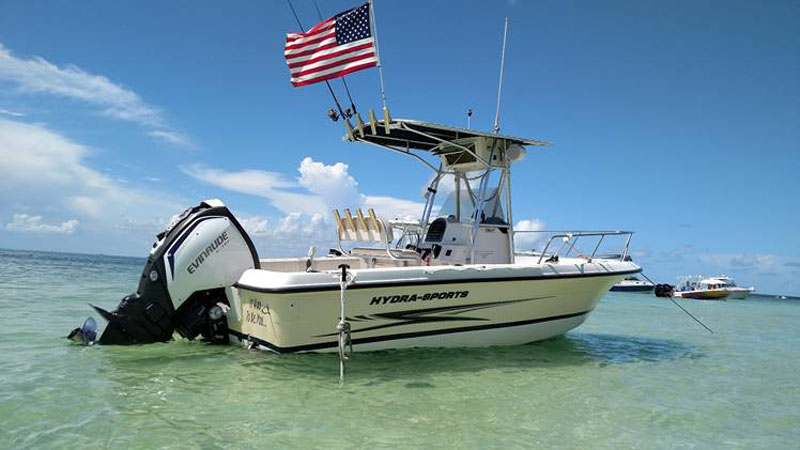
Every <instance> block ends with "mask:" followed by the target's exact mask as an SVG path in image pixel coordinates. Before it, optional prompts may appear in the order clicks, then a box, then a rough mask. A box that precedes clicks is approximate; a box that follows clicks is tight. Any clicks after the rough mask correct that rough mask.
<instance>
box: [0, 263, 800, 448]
mask: <svg viewBox="0 0 800 450" xmlns="http://www.w3.org/2000/svg"><path fill="white" fill-rule="evenodd" d="M141 264H142V261H141V260H138V259H132V258H116V257H103V256H86V255H70V254H59V253H38V252H25V251H7V250H0V288H1V289H0V306H2V314H0V355H1V356H0V430H2V432H0V448H37V449H38V448H65V447H78V446H92V447H100V448H105V447H120V446H121V447H130V448H155V447H171V448H281V447H284V448H285V447H300V448H352V447H364V448H410V447H428V448H441V447H460V448H497V447H503V448H529V447H535V446H538V447H543V448H608V449H618V448H703V449H705V448H725V449H728V448H748V449H752V448H776V449H784V448H791V447H793V448H797V446H798V445H800V350H799V349H800V326H799V325H800V303H797V302H791V301H761V300H758V301H756V300H745V301H740V300H729V301H724V302H702V301H688V300H684V301H682V302H683V303H682V304H683V305H684V306H685V307H686V308H688V309H689V310H690V311H692V312H693V313H694V314H695V315H696V316H698V317H700V318H701V319H702V320H704V321H705V322H706V323H707V324H708V325H709V326H711V328H713V329H714V331H715V334H713V335H712V334H709V333H707V332H706V331H705V330H703V329H702V328H701V327H700V326H699V325H697V324H695V323H693V322H692V321H691V319H689V318H687V317H686V316H685V315H683V313H681V312H680V311H679V310H678V309H677V308H675V307H674V306H673V305H671V304H670V303H669V302H668V301H665V300H660V299H656V298H654V297H650V296H645V295H641V294H608V295H607V296H606V298H605V299H604V300H603V301H602V302H601V304H600V305H599V307H598V308H597V310H596V311H595V312H594V313H593V314H592V315H591V316H590V318H589V320H588V321H587V323H586V324H584V325H583V326H581V327H580V328H578V329H577V330H575V331H573V332H571V333H569V334H567V335H566V336H564V337H560V338H556V339H553V340H549V341H546V342H540V343H535V344H529V345H523V346H516V347H503V348H487V349H463V350H462V349H457V350H453V349H449V350H448V349H437V350H408V351H389V352H377V353H363V354H357V355H356V359H355V360H354V361H352V363H351V364H350V373H349V375H348V379H347V381H346V383H345V384H344V385H343V386H340V385H339V381H338V373H337V359H336V357H335V356H333V355H314V354H311V355H288V356H277V355H272V354H265V353H260V352H256V351H244V350H241V349H239V348H236V347H212V346H208V345H205V344H203V343H199V342H187V341H178V342H172V343H166V344H153V345H147V346H139V347H116V348H115V347H99V346H96V347H80V346H76V345H70V344H68V342H67V341H66V340H65V339H63V336H64V335H65V334H66V333H67V332H68V331H69V330H70V329H72V328H73V327H75V326H77V325H79V324H80V323H81V322H82V321H83V319H84V318H86V317H87V315H89V314H90V313H91V311H90V310H89V307H88V305H87V303H89V302H92V303H96V304H99V305H102V306H105V307H114V306H115V305H116V303H117V302H118V300H119V299H120V298H121V297H122V296H123V295H124V294H126V293H128V292H130V291H132V290H134V289H135V285H136V283H137V280H138V276H139V274H140V270H141Z"/></svg>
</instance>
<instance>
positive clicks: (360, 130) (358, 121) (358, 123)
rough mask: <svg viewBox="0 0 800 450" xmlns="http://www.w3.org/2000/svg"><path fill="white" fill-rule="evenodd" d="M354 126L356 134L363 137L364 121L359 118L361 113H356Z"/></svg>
mask: <svg viewBox="0 0 800 450" xmlns="http://www.w3.org/2000/svg"><path fill="white" fill-rule="evenodd" d="M356 126H357V127H358V134H359V135H361V137H362V138H363V137H364V121H363V120H361V114H359V113H356Z"/></svg>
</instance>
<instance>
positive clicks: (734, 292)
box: [714, 275, 755, 299]
mask: <svg viewBox="0 0 800 450" xmlns="http://www.w3.org/2000/svg"><path fill="white" fill-rule="evenodd" d="M714 279H716V280H719V281H720V283H722V287H723V288H724V289H725V290H727V291H728V298H738V299H745V298H747V296H748V295H750V293H752V292H753V291H754V290H755V288H754V287H753V286H750V287H747V288H746V287H739V286H737V285H736V282H735V281H733V278H731V277H728V276H725V275H722V276H719V277H714Z"/></svg>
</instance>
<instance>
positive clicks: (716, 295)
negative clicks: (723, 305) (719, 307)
mask: <svg viewBox="0 0 800 450" xmlns="http://www.w3.org/2000/svg"><path fill="white" fill-rule="evenodd" d="M673 295H674V296H675V297H681V298H692V299H695V300H722V299H724V298H726V297H727V296H728V295H729V292H728V291H727V290H726V289H703V290H698V291H683V292H675V293H674V294H673Z"/></svg>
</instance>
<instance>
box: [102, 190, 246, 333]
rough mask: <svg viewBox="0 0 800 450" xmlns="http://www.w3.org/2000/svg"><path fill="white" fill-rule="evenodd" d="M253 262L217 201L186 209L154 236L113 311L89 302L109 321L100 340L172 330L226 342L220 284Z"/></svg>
mask: <svg viewBox="0 0 800 450" xmlns="http://www.w3.org/2000/svg"><path fill="white" fill-rule="evenodd" d="M258 267H259V263H258V254H257V253H256V250H255V247H254V246H253V243H252V241H251V240H250V238H249V236H247V233H246V232H245V231H244V229H243V228H242V226H241V225H240V224H239V222H238V221H237V220H236V218H235V217H234V216H233V214H231V212H230V211H229V210H228V208H226V207H225V206H224V205H223V204H222V202H220V201H218V200H209V201H206V202H203V203H201V204H200V205H198V206H195V207H193V208H190V209H187V210H186V211H184V212H183V213H182V214H181V215H180V216H179V217H178V218H177V219H175V220H174V221H173V222H172V223H171V224H170V226H169V227H168V228H167V230H165V231H164V232H162V233H160V234H159V235H158V236H157V241H156V243H155V244H153V248H152V250H151V252H150V255H149V257H148V258H147V262H146V263H145V265H144V269H143V270H142V276H141V278H140V280H139V287H138V289H137V290H136V293H134V294H130V295H128V296H126V297H124V298H123V299H122V301H121V302H120V303H119V305H118V306H117V308H116V309H115V310H114V311H112V312H108V311H106V310H104V309H102V308H99V307H97V306H94V308H95V309H96V310H97V311H98V312H99V313H100V314H101V315H102V316H103V318H105V319H106V320H107V321H108V325H107V326H106V329H105V331H104V332H103V334H102V336H101V337H100V340H99V342H100V343H101V344H121V345H127V344H146V343H152V342H164V341H168V340H170V339H171V338H172V334H173V332H174V331H178V333H180V334H181V335H182V336H184V337H186V338H188V339H194V338H196V337H197V336H198V335H202V336H203V337H204V338H205V339H207V340H209V341H211V342H222V341H224V342H227V339H228V332H227V320H226V318H225V313H226V312H227V308H228V301H227V298H226V296H225V291H224V289H225V287H227V286H230V285H232V284H233V283H235V282H236V280H238V278H239V277H240V276H241V274H242V272H244V271H245V270H247V269H252V268H258Z"/></svg>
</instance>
